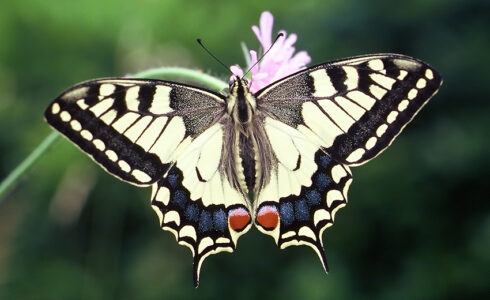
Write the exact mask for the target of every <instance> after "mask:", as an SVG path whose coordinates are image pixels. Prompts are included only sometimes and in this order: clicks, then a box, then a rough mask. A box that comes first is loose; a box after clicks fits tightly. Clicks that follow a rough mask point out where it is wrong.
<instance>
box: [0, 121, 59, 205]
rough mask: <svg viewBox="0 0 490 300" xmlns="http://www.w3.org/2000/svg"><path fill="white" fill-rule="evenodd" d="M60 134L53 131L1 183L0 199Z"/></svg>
mask: <svg viewBox="0 0 490 300" xmlns="http://www.w3.org/2000/svg"><path fill="white" fill-rule="evenodd" d="M59 136H60V134H59V133H58V132H56V131H53V132H51V133H50V134H49V135H48V136H47V137H45V138H44V140H43V141H42V142H41V144H39V146H37V147H36V149H34V151H32V152H31V154H29V156H27V157H26V158H25V159H24V161H22V162H21V163H20V164H19V165H18V166H17V167H16V168H15V169H13V170H12V172H10V174H9V175H8V176H7V178H5V179H4V180H3V181H2V183H1V184H0V200H1V199H2V196H4V194H5V193H6V192H7V190H8V189H9V188H10V187H11V186H12V185H13V184H14V183H16V182H17V181H18V180H19V179H20V177H21V176H22V174H24V173H25V172H26V171H27V170H29V169H30V168H31V167H32V165H33V164H34V163H35V162H36V161H37V160H38V159H39V158H40V157H41V156H42V155H43V154H44V153H45V152H46V150H48V149H49V147H50V146H51V145H52V144H53V143H54V141H56V139H57V138H58V137H59Z"/></svg>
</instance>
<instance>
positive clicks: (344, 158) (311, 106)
mask: <svg viewBox="0 0 490 300" xmlns="http://www.w3.org/2000/svg"><path fill="white" fill-rule="evenodd" d="M441 83H442V80H441V77H440V75H439V74H438V73H437V71H435V70H434V69H432V68H431V67H430V66H428V65H427V64H425V63H423V62H421V61H419V60H416V59H414V58H411V57H407V56H403V55H396V54H378V55H369V56H360V57H354V58H349V59H345V60H340V61H336V62H332V63H326V64H321V65H318V66H315V67H312V68H309V69H307V70H304V71H301V72H298V73H296V74H293V75H291V76H289V77H286V78H284V79H282V80H279V81H278V82H276V83H273V84H272V85H270V86H268V87H266V88H264V89H263V90H261V91H259V92H258V93H257V98H258V100H257V102H258V105H259V106H260V107H261V108H262V109H263V110H264V111H267V112H269V113H270V114H271V115H273V116H275V117H276V118H277V119H278V120H281V121H282V122H285V123H286V124H288V125H290V126H292V127H294V128H297V129H298V130H299V131H301V132H302V133H304V134H305V135H306V136H308V137H309V138H310V139H311V140H312V141H314V142H315V143H316V144H318V145H320V146H321V147H322V148H323V149H325V151H326V152H327V153H328V154H329V155H330V156H332V157H333V158H334V159H336V160H337V161H339V162H342V163H345V164H348V165H359V164H362V163H364V162H366V161H368V160H370V159H371V158H373V157H375V156H376V155H378V154H379V153H380V152H382V151H383V150H384V149H385V148H386V147H388V146H389V145H390V143H391V142H392V141H393V139H394V138H395V137H396V136H397V135H398V134H399V133H400V131H401V130H402V129H403V128H404V127H405V125H406V124H407V123H408V122H410V120H412V118H413V117H414V116H415V114H416V113H417V112H418V111H419V110H420V108H422V106H423V105H424V104H425V103H427V101H428V100H429V99H430V98H431V97H432V96H433V95H434V94H435V93H436V92H437V90H438V88H439V86H440V85H441Z"/></svg>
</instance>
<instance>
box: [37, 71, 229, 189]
mask: <svg viewBox="0 0 490 300" xmlns="http://www.w3.org/2000/svg"><path fill="white" fill-rule="evenodd" d="M223 105H224V100H223V99H222V98H221V97H220V96H218V95H214V94H211V93H208V92H206V91H203V90H202V91H201V90H197V89H190V88H188V87H185V86H181V85H176V84H173V83H168V82H164V81H156V80H136V79H123V78H120V79H118V78H115V79H100V80H92V81H88V82H84V83H81V84H79V85H76V86H74V87H73V88H71V89H69V90H67V91H66V92H64V93H63V94H61V95H60V96H59V97H58V98H56V99H55V101H54V102H53V103H52V104H51V106H50V107H48V109H47V110H46V112H45V117H46V120H47V121H48V123H49V124H50V125H51V126H53V127H54V128H56V129H57V130H59V131H60V132H61V133H63V134H64V135H65V136H66V137H67V138H68V139H70V140H71V141H72V142H74V143H75V144H76V145H78V146H79V147H80V148H81V149H82V150H84V151H85V152H86V153H87V154H88V155H90V156H91V157H92V158H93V159H94V160H95V161H96V162H98V163H99V164H101V165H102V166H103V167H104V168H105V169H106V170H107V171H109V172H110V173H112V174H114V175H116V176H117V177H119V178H121V179H123V180H125V181H129V182H130V183H133V184H137V185H148V184H151V183H153V182H155V181H157V180H159V179H160V178H161V177H162V175H163V174H164V172H165V171H166V170H167V169H168V168H169V166H170V165H169V164H170V163H171V162H172V161H173V160H174V156H175V154H176V153H177V152H178V151H177V150H178V149H179V145H180V144H181V142H182V141H183V140H185V139H186V138H188V137H189V138H193V137H195V136H197V135H198V134H200V133H201V132H202V131H203V130H204V129H206V128H207V127H209V126H210V125H211V124H213V123H214V122H216V119H217V118H219V117H220V116H221V115H222V114H223Z"/></svg>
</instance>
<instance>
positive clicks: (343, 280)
mask: <svg viewBox="0 0 490 300" xmlns="http://www.w3.org/2000/svg"><path fill="white" fill-rule="evenodd" d="M489 8H490V5H489V2H488V1H485V0H482V1H463V0H414V1H404V2H396V1H389V0H375V1H361V0H358V1H355V0H345V1H341V0H328V1H313V0H303V1H291V2H290V3H288V4H286V2H285V1H270V2H269V4H268V5H265V4H263V1H259V0H249V1H243V2H240V4H238V2H233V1H199V2H198V1H177V0H166V1H165V0H161V1H157V0H146V1H132V2H130V1H124V2H123V1H120V0H119V1H113V0H109V1H95V0H87V1H61V0H42V1H41V0H25V1H8V0H7V1H3V2H2V3H1V4H0V153H1V156H0V177H1V178H3V177H5V176H6V175H7V174H8V173H9V172H10V170H12V169H13V168H14V167H15V166H16V165H17V164H18V163H19V162H20V161H21V160H22V159H23V158H24V157H25V156H27V154H28V153H29V152H30V151H31V150H32V149H33V148H34V147H35V146H36V145H38V144H39V143H40V142H41V140H42V139H43V137H44V136H46V135H47V134H48V133H49V132H50V129H49V127H48V126H47V125H46V124H45V122H44V121H43V119H42V115H43V111H44V109H45V107H46V106H47V105H48V103H50V101H51V100H52V99H53V98H54V97H55V96H56V95H57V94H58V93H59V92H61V91H62V90H63V89H65V88H67V87H69V86H71V85H73V84H75V83H77V82H79V81H83V80H87V79H91V78H96V77H105V76H121V75H125V74H128V73H134V72H137V71H141V70H144V69H146V68H148V67H156V66H165V65H167V66H184V67H192V68H201V69H203V70H206V71H209V72H210V73H212V74H215V75H221V76H222V77H226V76H227V74H226V72H225V71H224V70H223V69H222V68H220V66H219V65H217V64H216V63H215V62H214V61H213V60H212V59H210V57H209V56H208V55H207V54H205V53H204V52H203V51H202V49H200V47H199V46H197V44H196V43H195V38H196V37H201V38H202V39H203V40H204V41H205V42H206V44H207V45H208V46H209V48H211V49H212V51H213V52H214V53H215V54H216V56H218V57H220V58H221V59H222V60H223V61H224V62H227V63H228V64H234V63H241V64H242V65H243V57H242V52H241V50H240V42H241V41H244V42H245V43H247V45H248V46H249V48H252V49H253V48H257V47H258V42H257V41H256V39H255V37H254V35H253V33H252V31H251V29H250V27H251V25H253V24H257V23H258V20H259V16H260V13H261V12H262V11H263V10H270V11H271V12H272V13H273V14H274V16H275V21H276V22H275V29H276V30H279V29H286V30H287V31H288V32H295V33H297V34H298V37H299V38H298V43H297V49H305V50H307V51H308V52H309V53H310V55H311V56H312V58H313V63H320V62H323V61H327V60H331V59H336V58H340V57H346V56H351V55H357V54H365V53H373V52H398V53H403V54H407V55H411V56H414V57H417V58H420V59H422V60H425V61H427V62H429V63H431V65H433V66H434V67H435V68H436V69H438V70H439V71H440V72H441V74H442V75H443V77H444V80H445V81H444V85H443V87H442V89H441V91H440V92H439V94H438V95H437V96H436V97H435V99H434V100H433V101H432V102H431V103H430V104H429V105H428V106H427V107H426V108H425V109H424V110H423V112H422V113H421V114H419V116H418V117H417V118H416V120H415V121H414V123H413V124H411V125H410V126H408V128H407V129H406V130H405V132H404V133H403V134H402V135H401V136H400V137H399V138H398V140H397V141H396V142H395V143H394V144H393V145H392V147H391V148H390V150H388V151H386V152H385V153H383V155H381V156H380V157H379V158H378V159H376V160H375V161H373V162H372V163H369V164H367V165H365V166H363V167H360V168H355V169H354V175H355V180H354V184H353V185H352V188H351V191H350V203H349V205H348V206H347V207H346V208H344V209H343V210H342V211H341V212H340V213H339V214H338V215H337V219H336V224H335V226H333V227H332V228H330V229H328V230H327V231H326V234H325V235H324V243H325V248H326V253H327V257H328V259H329V263H330V268H331V272H330V274H329V275H328V276H325V274H324V273H323V271H322V268H321V266H320V263H319V262H318V259H317V257H316V255H315V254H314V253H313V252H312V251H311V250H310V249H309V248H307V247H293V248H294V249H293V248H288V249H287V250H284V251H280V250H278V249H277V248H276V246H275V245H274V242H273V241H272V239H270V238H269V237H266V236H264V235H262V234H259V233H258V231H256V230H251V231H250V232H249V233H248V234H246V235H245V236H243V237H242V238H241V239H240V242H239V245H238V249H237V251H236V252H235V253H234V254H232V255H230V254H220V255H216V256H212V257H211V258H210V259H208V260H207V261H206V262H205V263H204V266H203V268H202V272H201V275H202V276H201V285H200V287H199V288H198V289H194V288H193V286H192V264H191V262H192V260H191V254H190V252H189V250H187V248H184V247H182V246H180V245H177V243H176V242H175V240H174V238H173V235H171V234H170V233H168V232H161V230H160V229H159V227H158V223H157V217H156V216H155V215H154V213H153V211H152V209H151V208H150V205H149V194H150V190H149V189H138V188H136V187H133V186H129V185H128V184H125V183H122V182H119V181H118V180H116V179H114V178H113V177H111V176H110V175H107V174H105V173H104V172H103V171H102V170H101V169H100V168H99V167H97V166H96V165H95V164H94V163H92V161H91V160H90V159H89V158H88V157H86V156H85V155H83V154H82V153H81V152H80V151H79V150H78V149H76V147H73V146H72V145H71V144H69V143H68V142H67V141H65V140H60V141H58V142H57V143H56V144H55V146H54V147H53V148H52V150H51V151H50V152H49V153H48V154H47V155H45V156H44V157H43V159H42V160H41V161H40V162H39V163H38V164H37V165H36V167H35V168H34V169H33V170H32V171H31V172H30V173H29V174H27V175H26V176H25V177H24V178H23V180H22V181H21V182H20V183H19V184H18V185H17V186H16V187H15V188H14V189H13V190H11V192H10V193H9V195H8V196H7V197H6V198H4V199H2V200H1V202H0V298H1V299H166V298H175V297H179V298H189V299H197V298H200V299H207V298H212V299H217V298H220V297H223V298H231V299H249V298H259V297H260V298H300V297H301V298H303V299H327V298H328V299H342V298H346V299H352V298H377V299H398V298H401V299H412V298H415V299H461V298H470V297H471V298H485V295H487V296H488V294H487V293H488V292H489V291H490V281H489V278H490V214H489V212H490V207H489V206H490V205H489V196H488V190H487V187H488V183H487V179H488V175H489V171H490V159H489V156H488V149H489V146H490V141H489V139H488V133H487V132H488V130H489V128H490V126H489V125H490V124H489V123H490V115H489V112H490V110H489V106H490V101H488V97H489V95H490V88H489V80H490V73H489V71H488V70H489V68H488V66H490V56H489V53H490V39H489V34H488V28H490V18H488V12H489V11H490V9H489Z"/></svg>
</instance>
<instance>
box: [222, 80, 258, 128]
mask: <svg viewBox="0 0 490 300" xmlns="http://www.w3.org/2000/svg"><path fill="white" fill-rule="evenodd" d="M226 101H227V111H228V114H229V115H230V116H231V117H232V119H233V121H234V123H235V124H236V125H242V126H246V125H248V124H250V123H251V121H252V118H253V115H254V113H255V109H256V101H255V97H254V96H253V95H252V93H251V92H250V90H249V89H248V86H247V81H245V80H243V79H241V78H240V77H238V76H235V78H234V80H233V81H232V83H231V84H230V94H229V96H228V98H227V100H226ZM244 129H245V128H244Z"/></svg>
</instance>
